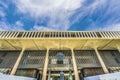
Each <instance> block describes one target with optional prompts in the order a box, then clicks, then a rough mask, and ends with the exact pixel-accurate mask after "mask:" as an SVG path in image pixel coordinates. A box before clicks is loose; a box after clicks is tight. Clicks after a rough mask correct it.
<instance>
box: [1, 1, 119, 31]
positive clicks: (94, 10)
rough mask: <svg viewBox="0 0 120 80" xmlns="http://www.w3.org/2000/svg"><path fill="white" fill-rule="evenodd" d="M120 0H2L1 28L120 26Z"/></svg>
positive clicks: (63, 28)
mask: <svg viewBox="0 0 120 80" xmlns="http://www.w3.org/2000/svg"><path fill="white" fill-rule="evenodd" d="M119 4H120V0H59V1H58V0H11V1H6V0H5V1H4V0H1V1H0V23H1V24H0V26H2V27H1V28H0V29H4V30H5V29H7V30H8V29H9V27H10V29H11V30H12V29H14V30H15V29H20V30H21V29H25V30H120V26H119V24H120V5H119ZM31 20H32V21H31ZM3 25H6V27H3ZM12 26H13V28H12ZM7 27H8V28H7Z"/></svg>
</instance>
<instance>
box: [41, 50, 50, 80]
mask: <svg viewBox="0 0 120 80" xmlns="http://www.w3.org/2000/svg"><path fill="white" fill-rule="evenodd" d="M48 60H49V49H47V52H46V57H45V63H44V68H43V74H42V80H46V76H47V68H48Z"/></svg>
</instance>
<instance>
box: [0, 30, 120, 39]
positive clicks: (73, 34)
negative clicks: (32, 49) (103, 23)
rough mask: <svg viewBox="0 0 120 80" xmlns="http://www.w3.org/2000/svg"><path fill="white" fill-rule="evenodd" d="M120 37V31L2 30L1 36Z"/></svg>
mask: <svg viewBox="0 0 120 80" xmlns="http://www.w3.org/2000/svg"><path fill="white" fill-rule="evenodd" d="M73 37H74V38H120V31H99V32H97V31H66V32H65V31H61V32H60V31H58V32H57V31H0V38H73Z"/></svg>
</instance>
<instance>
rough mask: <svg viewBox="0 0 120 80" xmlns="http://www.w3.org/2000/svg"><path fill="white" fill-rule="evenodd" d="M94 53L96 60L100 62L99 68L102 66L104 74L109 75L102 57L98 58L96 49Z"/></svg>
mask: <svg viewBox="0 0 120 80" xmlns="http://www.w3.org/2000/svg"><path fill="white" fill-rule="evenodd" d="M95 53H96V55H97V58H98V60H99V62H100V64H101V66H102V68H103V71H104V73H106V74H107V73H109V71H108V69H107V67H106V65H105V63H104V61H103V60H102V57H101V56H100V54H99V52H98V50H97V48H95Z"/></svg>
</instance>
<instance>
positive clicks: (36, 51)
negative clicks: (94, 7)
mask: <svg viewBox="0 0 120 80" xmlns="http://www.w3.org/2000/svg"><path fill="white" fill-rule="evenodd" d="M0 71H1V72H2V73H5V74H10V75H18V76H26V77H33V78H36V79H37V80H59V78H60V73H61V72H63V73H64V79H65V80H83V79H84V77H88V76H95V75H100V74H108V73H114V72H119V71H120V31H99V32H97V31H80V32H78V31H0Z"/></svg>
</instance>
